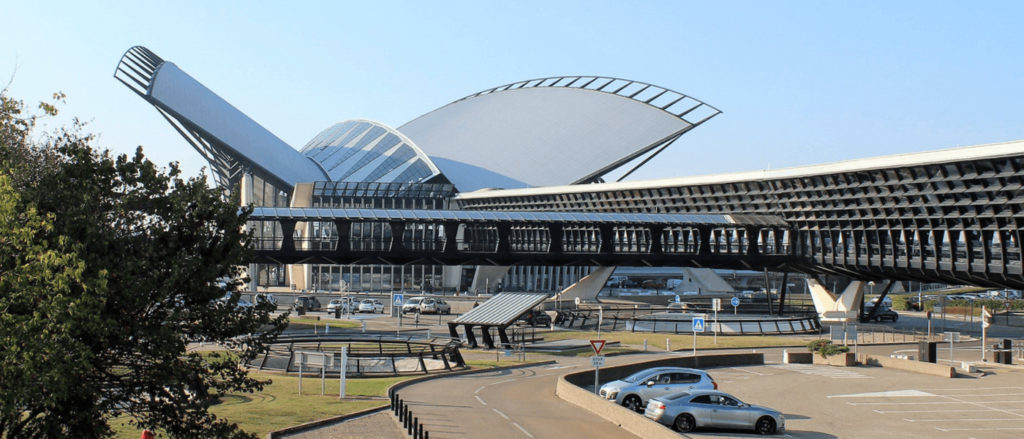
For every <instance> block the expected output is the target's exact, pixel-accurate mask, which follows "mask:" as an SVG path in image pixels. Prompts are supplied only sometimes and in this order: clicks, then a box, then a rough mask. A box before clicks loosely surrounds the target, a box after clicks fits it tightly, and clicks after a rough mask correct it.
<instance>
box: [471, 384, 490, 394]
mask: <svg viewBox="0 0 1024 439" xmlns="http://www.w3.org/2000/svg"><path fill="white" fill-rule="evenodd" d="M485 387H487V385H483V386H480V387H477V388H476V390H474V391H473V393H480V391H481V390H484V388H485Z"/></svg>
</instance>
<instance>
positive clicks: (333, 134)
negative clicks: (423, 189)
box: [300, 120, 441, 183]
mask: <svg viewBox="0 0 1024 439" xmlns="http://www.w3.org/2000/svg"><path fill="white" fill-rule="evenodd" d="M300 152H301V153H302V154H304V155H305V156H306V157H309V158H311V159H313V160H315V161H316V162H317V163H319V164H320V165H321V166H322V167H323V169H324V170H325V171H326V172H327V175H328V176H329V177H330V178H331V180H332V181H335V182H371V181H380V182H389V183H392V182H393V183H417V182H421V181H424V180H426V179H429V178H431V177H434V176H437V175H440V173H441V171H439V170H438V169H437V167H436V166H434V164H433V162H431V161H430V158H429V157H427V155H426V154H424V153H423V151H420V149H419V148H418V147H416V145H415V144H413V143H412V141H410V140H409V139H407V138H405V136H403V135H402V134H401V133H399V132H398V131H395V130H393V129H391V128H390V127H388V126H386V125H383V124H379V123H376V122H371V121H367V120H354V121H353V120H350V121H345V122H341V123H338V124H335V125H334V126H331V127H330V128H327V129H326V130H323V131H322V132H320V134H317V136H316V137H314V138H313V140H311V141H310V142H309V143H308V144H306V146H305V147H303V148H302V150H301V151H300Z"/></svg>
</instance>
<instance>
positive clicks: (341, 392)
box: [338, 346, 348, 399]
mask: <svg viewBox="0 0 1024 439" xmlns="http://www.w3.org/2000/svg"><path fill="white" fill-rule="evenodd" d="M347 365H348V346H342V347H341V363H340V364H339V365H338V366H339V369H338V375H339V379H340V380H341V383H340V385H339V386H338V399H342V398H344V397H345V366H347Z"/></svg>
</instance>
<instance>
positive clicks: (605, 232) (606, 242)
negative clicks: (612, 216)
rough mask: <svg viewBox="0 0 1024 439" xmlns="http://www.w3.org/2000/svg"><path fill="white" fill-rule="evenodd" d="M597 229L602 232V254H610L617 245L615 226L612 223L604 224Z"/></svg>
mask: <svg viewBox="0 0 1024 439" xmlns="http://www.w3.org/2000/svg"><path fill="white" fill-rule="evenodd" d="M597 230H598V231H599V232H600V233H601V248H600V253H601V254H610V253H612V252H613V251H614V249H615V246H614V243H615V240H614V238H615V228H614V227H612V226H611V225H610V224H602V225H600V226H598V228H597Z"/></svg>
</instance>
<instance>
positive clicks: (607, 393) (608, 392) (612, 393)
mask: <svg viewBox="0 0 1024 439" xmlns="http://www.w3.org/2000/svg"><path fill="white" fill-rule="evenodd" d="M601 393H604V394H605V395H604V398H605V399H615V397H616V396H619V391H618V390H613V389H609V390H602V391H601Z"/></svg>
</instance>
